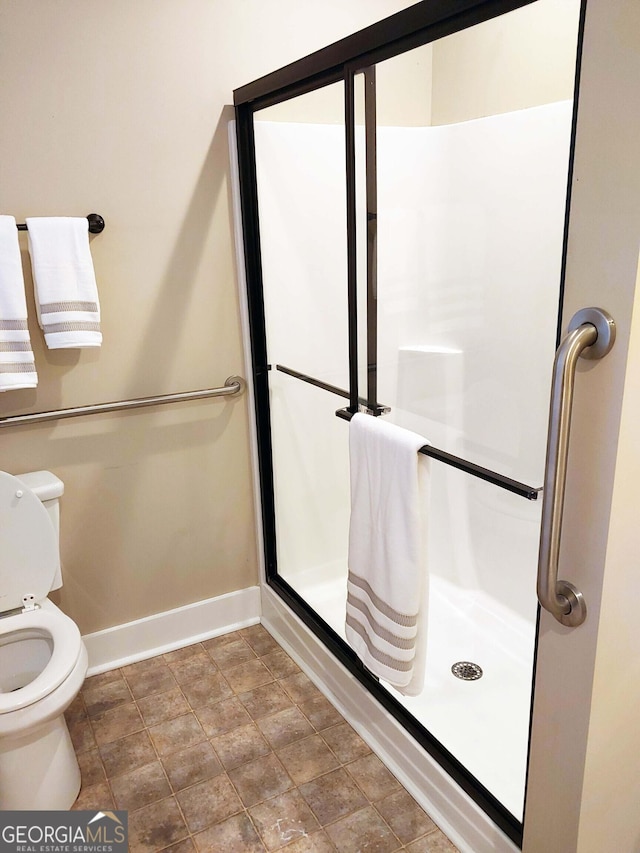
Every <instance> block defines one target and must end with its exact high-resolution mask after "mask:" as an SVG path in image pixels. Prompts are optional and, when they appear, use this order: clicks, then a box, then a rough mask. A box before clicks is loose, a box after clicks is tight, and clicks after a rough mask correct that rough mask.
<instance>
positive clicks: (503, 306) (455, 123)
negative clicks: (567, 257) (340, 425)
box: [376, 0, 580, 819]
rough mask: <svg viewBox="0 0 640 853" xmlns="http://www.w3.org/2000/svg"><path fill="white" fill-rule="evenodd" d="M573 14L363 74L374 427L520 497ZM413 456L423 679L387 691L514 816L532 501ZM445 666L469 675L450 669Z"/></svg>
mask: <svg viewBox="0 0 640 853" xmlns="http://www.w3.org/2000/svg"><path fill="white" fill-rule="evenodd" d="M579 5H580V4H579V2H578V0H575V2H573V0H539V2H537V3H534V4H532V5H530V6H527V7H525V8H523V9H520V10H518V11H515V12H512V13H510V14H508V15H503V16H502V17H500V18H497V19H495V20H492V21H488V22H486V23H484V24H481V25H479V26H476V27H472V28H469V29H467V30H464V31H463V32H460V33H457V34H455V35H453V36H450V37H448V38H445V39H442V40H440V41H437V42H435V43H434V44H432V45H429V46H427V47H426V48H424V47H423V48H420V49H419V50H418V51H412V52H409V53H407V54H404V55H403V56H401V57H395V58H393V59H390V60H388V61H387V62H383V63H380V64H378V65H377V67H376V79H377V88H378V101H377V104H378V128H377V160H378V169H377V177H378V293H377V296H378V383H379V391H378V396H379V399H380V400H382V401H384V402H385V403H386V404H388V405H390V406H391V409H392V411H391V413H390V415H388V416H387V419H388V420H390V421H392V422H394V423H396V424H398V425H400V426H404V427H406V428H408V429H411V430H414V431H415V432H418V433H420V434H421V435H423V436H424V437H425V441H428V442H430V443H431V444H433V445H435V446H436V447H438V448H440V449H442V450H445V451H447V452H448V453H452V454H455V455H456V456H460V457H463V458H464V459H467V460H469V461H471V462H475V463H476V464H479V465H482V466H483V467H486V468H489V469H491V470H493V471H496V472H498V473H500V474H504V475H506V476H508V477H511V478H513V479H516V480H520V481H522V482H525V483H528V484H530V485H532V486H540V485H541V484H542V478H543V471H544V457H545V445H546V429H547V416H548V400H549V385H550V379H551V369H552V364H553V356H554V350H555V337H556V326H557V316H558V304H559V298H560V281H561V263H562V244H563V227H564V214H565V203H566V187H567V174H568V163H569V151H570V135H571V118H572V106H573V105H572V97H573V82H574V73H575V72H574V68H575V48H576V42H577V26H578V18H579ZM549 34H553V38H552V39H550V38H549ZM402 75H405V76H407V75H408V78H409V81H410V82H409V83H408V84H407V85H406V87H404V89H402V90H401V91H402V98H403V99H404V100H403V105H402V108H403V110H404V111H405V112H408V113H411V112H412V104H413V105H414V108H413V120H412V121H410V122H409V121H407V122H403V121H402V116H401V115H399V109H400V107H399V104H398V100H399V98H398V91H399V85H398V80H399V79H400V78H401V77H402ZM418 117H420V121H418V120H417V119H418ZM429 464H430V471H431V474H430V509H429V537H428V543H429V544H428V566H429V610H428V623H427V624H428V627H427V631H428V635H427V665H426V678H425V688H424V691H423V692H422V694H421V695H420V696H418V697H413V698H408V697H405V696H402V695H401V694H399V693H396V692H395V691H394V690H393V689H392V688H390V692H391V693H392V694H393V695H395V696H396V698H397V699H398V701H399V702H401V703H402V704H403V705H404V706H405V707H406V708H407V709H408V710H409V711H410V712H411V713H412V714H413V715H414V716H415V717H416V718H417V719H418V720H419V721H420V722H421V723H422V724H423V725H424V726H425V727H426V728H427V729H428V730H429V731H430V732H431V733H432V734H433V735H434V736H435V737H436V738H438V740H440V742H441V743H442V744H443V745H444V746H445V747H446V748H447V749H448V750H449V751H450V752H452V753H453V755H455V757H456V758H457V759H458V760H459V761H460V762H461V763H462V764H463V765H464V766H465V767H466V768H467V769H468V770H469V771H470V772H471V773H473V774H474V775H475V776H476V778H477V779H478V780H479V781H480V782H481V783H482V784H483V785H484V786H485V787H486V788H488V789H489V791H491V793H492V794H494V795H495V796H496V797H497V799H498V800H500V802H502V803H503V804H504V805H505V806H506V807H507V808H508V809H509V811H511V812H512V813H513V814H514V815H515V816H516V817H517V818H518V819H520V818H521V816H522V806H523V794H524V781H525V769H526V755H527V742H528V721H529V708H530V701H531V695H530V694H531V682H532V666H533V652H534V642H535V623H536V608H537V602H536V594H535V584H536V567H537V550H538V537H539V520H540V505H539V502H529V501H527V500H525V499H523V498H521V497H517V496H514V495H512V494H510V493H508V492H505V491H503V490H501V489H498V488H496V487H495V486H492V485H489V484H487V483H484V482H482V481H480V480H477V479H475V478H473V477H471V476H470V475H468V474H464V473H460V472H458V471H456V470H455V469H453V468H451V467H448V466H446V465H444V464H443V463H440V462H436V461H431V462H430V463H429ZM459 661H468V662H471V663H475V664H478V665H479V666H480V668H481V669H482V671H483V675H482V677H481V678H479V679H477V680H474V681H464V680H461V679H460V678H456V677H455V676H454V674H453V673H452V671H451V667H452V665H454V664H455V663H456V662H459Z"/></svg>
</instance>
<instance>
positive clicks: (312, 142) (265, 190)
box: [254, 83, 349, 467]
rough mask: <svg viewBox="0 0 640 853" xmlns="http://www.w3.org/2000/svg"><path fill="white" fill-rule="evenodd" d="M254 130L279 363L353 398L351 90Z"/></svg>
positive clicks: (272, 113) (266, 115)
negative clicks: (347, 119) (347, 101)
mask: <svg viewBox="0 0 640 853" xmlns="http://www.w3.org/2000/svg"><path fill="white" fill-rule="evenodd" d="M254 129H255V146H256V169H257V182H258V208H259V217H260V243H261V251H262V275H263V282H264V295H265V316H266V327H267V351H268V356H269V362H270V364H271V365H272V369H274V368H275V365H276V364H283V365H285V366H287V367H290V368H293V369H294V370H297V371H299V372H301V373H305V374H309V375H311V376H313V377H315V378H316V379H321V380H322V381H324V382H329V383H331V384H332V385H337V386H340V387H341V388H345V389H348V387H349V353H348V333H347V332H348V328H347V320H348V313H347V235H346V189H345V130H344V94H343V86H342V84H341V83H340V84H337V83H336V84H334V85H332V86H326V87H324V88H323V89H319V90H316V91H313V92H310V93H308V94H305V95H301V96H300V97H297V98H292V99H291V100H289V101H286V102H285V103H283V104H278V105H276V106H273V107H268V108H267V109H264V110H260V111H259V112H256V114H255V122H254ZM336 408H337V407H336ZM276 467H277V465H276Z"/></svg>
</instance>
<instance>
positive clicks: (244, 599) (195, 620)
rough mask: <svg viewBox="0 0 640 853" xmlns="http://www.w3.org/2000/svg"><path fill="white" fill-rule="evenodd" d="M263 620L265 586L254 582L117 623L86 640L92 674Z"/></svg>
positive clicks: (85, 638) (89, 672) (87, 635)
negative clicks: (234, 589) (242, 587)
mask: <svg viewBox="0 0 640 853" xmlns="http://www.w3.org/2000/svg"><path fill="white" fill-rule="evenodd" d="M259 621H260V587H258V586H252V587H249V588H248V589H240V590H237V591H236V592H229V593H227V594H226V595H219V596H216V597H215V598H207V599H205V600H203V601H196V602H195V603H193V604H186V605H184V606H183V607H176V608H175V609H174V610H166V611H164V612H163V613H154V614H153V616H146V617H144V618H143V619H136V620H135V621H134V622H126V623H125V624H123V625H114V627H113V628H105V630H103V631H96V632H95V633H93V634H86V635H85V636H84V637H83V638H82V639H83V640H84V644H85V646H86V647H87V652H88V654H89V670H88V673H87V674H88V675H96V674H97V673H100V672H106V671H107V670H110V669H117V668H118V667H120V666H126V664H129V663H135V662H136V661H139V660H145V659H146V658H150V657H154V656H155V655H160V654H164V653H165V652H170V651H173V650H174V649H179V648H182V647H183V646H188V645H191V644H192V643H198V642H200V641H201V640H207V639H209V638H211V637H217V636H219V635H220V634H226V633H228V632H229V631H235V630H237V629H238V628H244V627H246V626H247V625H254V624H255V623H256V622H259Z"/></svg>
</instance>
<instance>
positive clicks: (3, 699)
mask: <svg viewBox="0 0 640 853" xmlns="http://www.w3.org/2000/svg"><path fill="white" fill-rule="evenodd" d="M11 633H16V634H23V633H24V634H27V635H28V634H29V633H31V634H32V635H33V634H35V635H36V636H37V635H38V634H39V635H40V636H42V635H45V636H49V637H50V638H51V642H52V645H53V651H52V653H51V658H50V659H49V662H48V663H47V665H46V666H45V668H44V669H43V670H42V672H41V673H40V675H38V676H36V678H34V680H33V681H31V682H30V683H29V684H26V685H25V686H24V687H21V688H19V689H18V690H14V691H12V692H11V693H0V714H7V713H9V712H11V711H18V710H20V708H25V707H27V706H28V705H32V704H33V703H34V702H38V701H39V700H40V699H43V698H44V697H45V696H47V695H48V694H49V693H52V692H53V691H54V690H55V689H56V688H57V687H59V686H60V685H61V684H62V682H63V681H64V680H65V679H66V678H67V676H68V675H69V673H70V672H71V671H72V669H73V668H74V666H75V665H76V662H77V660H78V658H79V656H80V654H81V652H82V638H81V636H80V631H79V630H78V626H77V625H76V624H75V622H73V620H71V619H69V617H68V616H65V615H64V613H62V612H61V611H60V610H58V609H57V608H55V609H54V610H50V609H48V608H46V607H41V608H39V609H38V610H30V611H28V612H26V613H18V614H16V615H15V616H5V617H4V618H2V619H0V643H2V642H3V641H6V638H7V637H8V635H9V634H11ZM18 641H19V640H18Z"/></svg>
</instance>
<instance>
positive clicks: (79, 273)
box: [26, 216, 102, 349]
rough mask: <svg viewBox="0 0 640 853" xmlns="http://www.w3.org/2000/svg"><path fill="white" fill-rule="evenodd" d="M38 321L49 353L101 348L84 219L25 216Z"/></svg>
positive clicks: (94, 288)
mask: <svg viewBox="0 0 640 853" xmlns="http://www.w3.org/2000/svg"><path fill="white" fill-rule="evenodd" d="M26 222H27V230H28V232H29V253H30V255H31V264H32V267H33V281H34V290H35V296H36V309H37V312H38V322H39V323H40V327H41V329H42V331H43V333H44V339H45V342H46V344H47V347H48V348H49V349H66V348H74V349H75V348H79V347H99V346H100V345H101V344H102V333H101V329H100V302H99V299H98V286H97V284H96V276H95V272H94V269H93V260H92V258H91V250H90V248H89V222H88V220H87V218H86V217H71V216H60V217H48V216H35V217H33V216H32V217H27V220H26Z"/></svg>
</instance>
